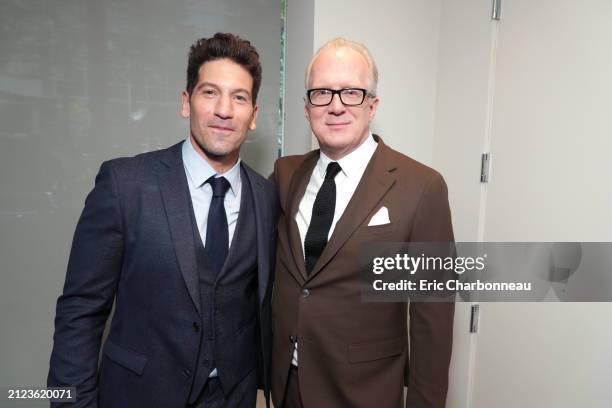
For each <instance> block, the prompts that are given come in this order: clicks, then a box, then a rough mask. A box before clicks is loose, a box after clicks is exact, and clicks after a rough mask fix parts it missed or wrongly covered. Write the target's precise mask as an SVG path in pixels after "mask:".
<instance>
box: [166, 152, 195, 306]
mask: <svg viewBox="0 0 612 408" xmlns="http://www.w3.org/2000/svg"><path fill="white" fill-rule="evenodd" d="M181 149H182V143H179V144H177V145H174V146H172V147H171V148H170V149H168V150H167V154H166V155H164V157H163V158H162V159H161V162H162V165H161V166H159V168H158V172H157V177H158V182H159V190H160V192H161V196H162V202H163V204H164V210H165V211H166V217H167V219H168V226H169V228H170V235H171V236H172V243H173V244H174V251H175V253H176V258H177V261H178V264H179V268H180V270H181V274H182V275H183V279H184V280H185V285H186V286H187V290H188V291H189V295H190V296H191V300H192V301H193V305H194V307H195V308H196V310H197V311H198V313H199V314H201V310H200V290H199V282H198V279H199V278H198V270H197V264H196V252H195V251H196V248H195V241H194V236H193V227H192V225H191V216H190V214H189V211H190V210H189V209H190V208H191V204H190V202H189V200H191V197H190V196H189V188H188V187H187V178H186V175H185V169H184V166H183V159H182V155H181Z"/></svg>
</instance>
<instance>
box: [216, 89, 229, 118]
mask: <svg viewBox="0 0 612 408" xmlns="http://www.w3.org/2000/svg"><path fill="white" fill-rule="evenodd" d="M215 115H216V116H218V117H220V118H222V119H228V118H231V117H232V116H233V115H234V106H233V105H232V101H231V98H230V96H229V95H221V97H220V98H219V99H217V103H216V104H215Z"/></svg>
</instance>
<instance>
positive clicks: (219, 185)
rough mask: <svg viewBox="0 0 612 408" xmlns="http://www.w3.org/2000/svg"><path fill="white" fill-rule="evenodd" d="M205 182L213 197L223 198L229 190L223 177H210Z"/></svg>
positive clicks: (228, 185) (227, 183)
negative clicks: (208, 185)
mask: <svg viewBox="0 0 612 408" xmlns="http://www.w3.org/2000/svg"><path fill="white" fill-rule="evenodd" d="M206 182H207V183H208V184H210V186H211V187H212V191H213V197H225V193H227V190H229V188H230V183H229V181H227V179H226V178H225V177H216V178H215V176H212V177H210V178H209V179H208V180H206Z"/></svg>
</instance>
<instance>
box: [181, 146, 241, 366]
mask: <svg viewBox="0 0 612 408" xmlns="http://www.w3.org/2000/svg"><path fill="white" fill-rule="evenodd" d="M182 154H183V164H184V166H185V174H186V175H187V184H188V185H189V194H190V196H191V203H192V205H193V212H194V215H195V219H196V223H197V224H198V231H199V232H200V237H201V238H202V244H203V245H204V246H206V224H207V221H208V210H209V208H210V201H211V200H212V187H211V186H210V184H208V183H205V182H206V180H208V179H209V178H210V177H211V176H213V175H214V176H215V177H221V176H223V177H225V178H226V179H227V181H229V183H230V189H229V190H228V192H227V193H226V194H225V200H223V205H224V207H225V215H226V216H227V226H228V233H229V234H228V238H229V240H228V241H229V242H228V243H229V246H230V247H231V243H232V239H233V237H234V231H235V230H236V224H237V222H238V213H239V211H240V197H241V194H242V180H241V178H240V158H238V161H237V162H236V164H235V165H234V167H232V168H231V169H230V170H228V171H227V172H225V173H223V174H218V173H217V172H216V171H215V169H213V168H212V166H211V165H210V164H209V163H208V162H207V161H206V160H205V159H204V158H203V157H202V156H200V155H199V154H198V152H196V151H195V149H194V147H193V145H192V144H191V139H190V138H187V140H186V141H185V142H184V143H183V150H182ZM208 376H209V377H216V376H217V369H216V368H214V369H213V370H212V371H211V372H210V374H209V375H208Z"/></svg>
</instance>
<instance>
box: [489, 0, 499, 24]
mask: <svg viewBox="0 0 612 408" xmlns="http://www.w3.org/2000/svg"><path fill="white" fill-rule="evenodd" d="M491 20H497V21H499V20H501V0H493V11H492V12H491Z"/></svg>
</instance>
